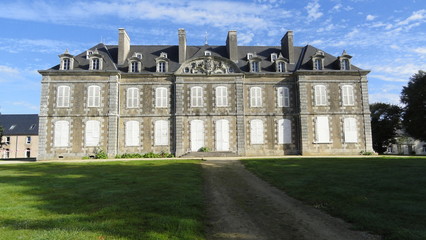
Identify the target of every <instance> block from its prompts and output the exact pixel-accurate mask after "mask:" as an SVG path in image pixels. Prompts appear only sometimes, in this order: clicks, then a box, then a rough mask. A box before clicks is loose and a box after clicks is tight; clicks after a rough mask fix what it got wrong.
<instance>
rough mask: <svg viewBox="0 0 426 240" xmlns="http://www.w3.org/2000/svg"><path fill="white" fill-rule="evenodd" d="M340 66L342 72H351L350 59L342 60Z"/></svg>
mask: <svg viewBox="0 0 426 240" xmlns="http://www.w3.org/2000/svg"><path fill="white" fill-rule="evenodd" d="M340 64H341V69H342V70H350V65H349V59H342V60H341V63H340Z"/></svg>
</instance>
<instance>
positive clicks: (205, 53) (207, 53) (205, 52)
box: [204, 51, 212, 56]
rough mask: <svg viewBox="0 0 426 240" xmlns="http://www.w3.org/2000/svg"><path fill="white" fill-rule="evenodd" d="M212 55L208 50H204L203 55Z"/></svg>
mask: <svg viewBox="0 0 426 240" xmlns="http://www.w3.org/2000/svg"><path fill="white" fill-rule="evenodd" d="M211 55H212V52H210V51H204V56H211Z"/></svg>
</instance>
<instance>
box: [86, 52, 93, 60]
mask: <svg viewBox="0 0 426 240" xmlns="http://www.w3.org/2000/svg"><path fill="white" fill-rule="evenodd" d="M92 54H93V51H92V50H87V51H86V58H87V59H89V57H90V55H92Z"/></svg>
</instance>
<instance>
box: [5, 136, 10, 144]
mask: <svg viewBox="0 0 426 240" xmlns="http://www.w3.org/2000/svg"><path fill="white" fill-rule="evenodd" d="M4 143H5V144H7V145H8V144H10V137H6V140H5V141H4Z"/></svg>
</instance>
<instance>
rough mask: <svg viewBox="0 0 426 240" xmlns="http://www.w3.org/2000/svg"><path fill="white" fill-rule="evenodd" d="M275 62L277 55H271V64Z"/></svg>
mask: <svg viewBox="0 0 426 240" xmlns="http://www.w3.org/2000/svg"><path fill="white" fill-rule="evenodd" d="M275 60H277V54H276V53H271V62H273V61H275Z"/></svg>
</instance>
